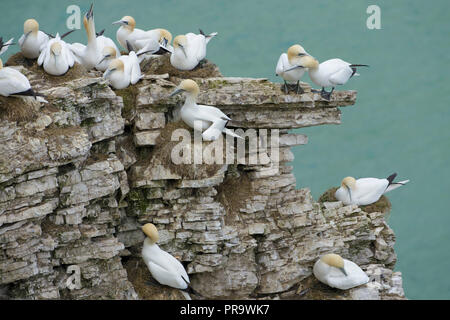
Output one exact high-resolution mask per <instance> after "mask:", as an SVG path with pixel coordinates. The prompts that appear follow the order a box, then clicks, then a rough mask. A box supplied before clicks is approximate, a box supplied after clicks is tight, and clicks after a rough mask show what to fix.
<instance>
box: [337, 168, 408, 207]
mask: <svg viewBox="0 0 450 320" xmlns="http://www.w3.org/2000/svg"><path fill="white" fill-rule="evenodd" d="M396 176H397V174H396V173H394V174H392V175H390V176H389V177H387V179H377V178H362V179H358V180H356V179H355V178H353V177H346V178H344V179H343V180H342V183H341V187H340V188H339V189H337V190H336V193H335V197H336V199H338V200H339V201H342V203H344V205H349V204H356V205H358V206H365V205H369V204H372V203H374V202H377V201H378V199H380V197H381V196H382V195H383V194H385V193H387V192H389V191H392V190H394V189H397V188H398V187H400V186H403V185H405V184H406V183H408V182H409V180H404V181H400V182H394V179H395V177H396Z"/></svg>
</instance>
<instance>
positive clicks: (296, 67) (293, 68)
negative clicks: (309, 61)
mask: <svg viewBox="0 0 450 320" xmlns="http://www.w3.org/2000/svg"><path fill="white" fill-rule="evenodd" d="M298 68H304V67H303V66H295V67H292V68H290V69H287V70H286V71H285V72H288V71H291V70H295V69H298Z"/></svg>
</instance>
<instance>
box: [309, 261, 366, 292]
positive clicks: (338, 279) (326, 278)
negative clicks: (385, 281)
mask: <svg viewBox="0 0 450 320" xmlns="http://www.w3.org/2000/svg"><path fill="white" fill-rule="evenodd" d="M313 273H314V276H315V277H316V278H317V279H318V280H319V281H320V282H322V283H325V284H326V285H329V286H330V287H332V288H338V289H342V290H346V289H350V288H354V287H357V286H360V285H362V284H365V283H367V282H369V277H368V276H367V275H366V273H365V272H364V271H362V269H361V268H360V267H359V266H358V265H357V264H356V263H354V262H352V261H350V260H347V259H343V258H342V257H341V256H339V255H337V254H333V253H332V254H326V255H324V256H322V257H321V258H320V259H319V260H317V261H316V263H315V264H314V268H313Z"/></svg>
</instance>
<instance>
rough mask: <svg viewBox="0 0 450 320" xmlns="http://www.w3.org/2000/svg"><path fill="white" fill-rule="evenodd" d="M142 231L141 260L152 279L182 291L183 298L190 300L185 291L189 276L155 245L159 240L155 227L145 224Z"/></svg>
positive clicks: (178, 264)
mask: <svg viewBox="0 0 450 320" xmlns="http://www.w3.org/2000/svg"><path fill="white" fill-rule="evenodd" d="M142 231H143V232H144V234H145V235H146V236H147V237H146V238H145V240H144V245H143V247H142V252H141V254H142V259H143V260H144V262H145V264H146V266H147V268H148V270H149V271H150V273H151V275H152V277H153V278H154V279H155V280H156V281H158V282H159V283H160V284H162V285H166V286H169V287H172V288H176V289H180V290H182V291H181V293H182V294H183V295H184V296H185V298H186V299H187V300H191V297H190V296H189V294H188V293H187V292H186V291H185V290H187V289H188V288H189V283H190V281H189V276H188V274H187V272H186V270H185V269H184V267H183V265H182V264H181V263H180V262H179V261H178V260H177V259H175V257H173V256H172V255H170V254H169V253H167V252H166V251H164V250H162V249H161V248H160V247H159V246H158V245H157V244H156V242H158V240H159V234H158V229H156V227H155V225H153V224H151V223H147V224H145V225H144V226H143V227H142Z"/></svg>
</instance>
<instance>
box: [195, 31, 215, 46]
mask: <svg viewBox="0 0 450 320" xmlns="http://www.w3.org/2000/svg"><path fill="white" fill-rule="evenodd" d="M198 31H199V32H200V34H201V35H204V36H205V38H206V43H208V42H209V40H211V39H212V38H214V37H215V36H217V35H218V33H217V32H213V33H210V34H206V33H204V32H203V30H202V29H198Z"/></svg>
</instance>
